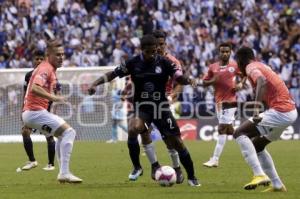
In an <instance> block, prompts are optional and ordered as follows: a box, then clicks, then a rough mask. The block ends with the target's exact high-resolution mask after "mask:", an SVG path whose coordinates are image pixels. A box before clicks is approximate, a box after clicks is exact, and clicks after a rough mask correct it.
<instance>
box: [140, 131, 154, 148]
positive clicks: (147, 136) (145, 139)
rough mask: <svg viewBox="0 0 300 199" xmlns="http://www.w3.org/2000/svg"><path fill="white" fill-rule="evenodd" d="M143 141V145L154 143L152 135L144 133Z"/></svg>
mask: <svg viewBox="0 0 300 199" xmlns="http://www.w3.org/2000/svg"><path fill="white" fill-rule="evenodd" d="M141 139H142V143H143V144H144V145H147V144H150V143H151V142H152V139H151V136H150V133H148V132H144V133H142V134H141Z"/></svg>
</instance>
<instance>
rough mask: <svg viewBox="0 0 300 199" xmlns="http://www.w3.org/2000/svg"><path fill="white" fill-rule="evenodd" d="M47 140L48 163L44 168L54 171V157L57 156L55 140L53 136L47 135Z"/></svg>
mask: <svg viewBox="0 0 300 199" xmlns="http://www.w3.org/2000/svg"><path fill="white" fill-rule="evenodd" d="M46 140H47V148H48V165H46V167H44V168H43V169H44V170H45V171H52V170H54V169H55V167H54V157H55V140H54V138H53V136H49V137H46Z"/></svg>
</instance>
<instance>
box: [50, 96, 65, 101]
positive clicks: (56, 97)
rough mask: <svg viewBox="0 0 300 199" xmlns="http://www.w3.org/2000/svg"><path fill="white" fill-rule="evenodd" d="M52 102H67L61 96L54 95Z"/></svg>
mask: <svg viewBox="0 0 300 199" xmlns="http://www.w3.org/2000/svg"><path fill="white" fill-rule="evenodd" d="M52 101H53V102H60V103H66V102H67V100H66V99H65V97H63V96H59V95H55V97H54V99H53V100H52Z"/></svg>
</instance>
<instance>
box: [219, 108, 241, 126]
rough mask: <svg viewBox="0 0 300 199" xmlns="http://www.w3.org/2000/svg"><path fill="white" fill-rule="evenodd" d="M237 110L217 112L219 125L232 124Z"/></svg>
mask: <svg viewBox="0 0 300 199" xmlns="http://www.w3.org/2000/svg"><path fill="white" fill-rule="evenodd" d="M236 109H237V108H229V109H222V110H220V111H217V117H218V121H219V124H232V123H233V121H234V119H235V112H236Z"/></svg>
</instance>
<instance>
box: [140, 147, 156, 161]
mask: <svg viewBox="0 0 300 199" xmlns="http://www.w3.org/2000/svg"><path fill="white" fill-rule="evenodd" d="M143 148H144V151H145V153H146V155H147V158H148V160H149V162H150V163H151V164H153V163H155V162H157V157H156V153H155V148H154V145H153V143H152V142H151V143H150V144H146V145H143Z"/></svg>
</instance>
